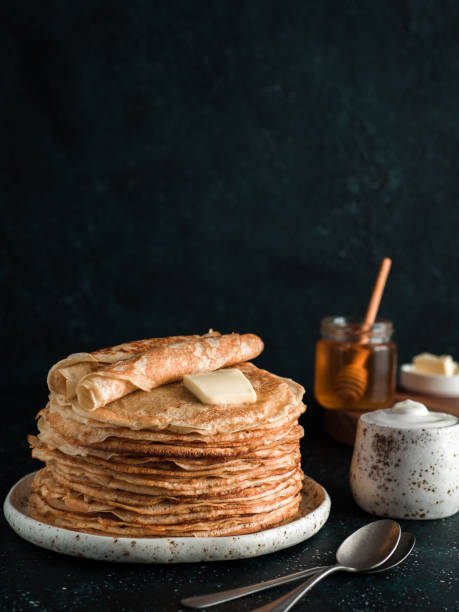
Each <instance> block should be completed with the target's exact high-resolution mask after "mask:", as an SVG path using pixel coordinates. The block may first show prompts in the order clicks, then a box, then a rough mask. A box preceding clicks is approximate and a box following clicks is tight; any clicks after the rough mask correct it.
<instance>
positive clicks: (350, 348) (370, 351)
mask: <svg viewBox="0 0 459 612" xmlns="http://www.w3.org/2000/svg"><path fill="white" fill-rule="evenodd" d="M392 334H393V326H392V323H391V322H390V321H388V320H378V321H376V322H375V323H374V324H373V325H372V326H371V327H370V328H364V324H363V322H362V321H359V320H355V319H351V318H349V317H327V318H325V319H323V321H322V325H321V335H322V337H321V338H320V339H319V340H318V341H317V343H316V356H315V375H314V395H315V397H316V399H317V401H318V402H319V403H320V404H321V405H322V406H324V407H325V408H332V409H335V410H340V409H352V410H361V411H369V410H377V409H378V408H385V407H387V406H389V405H391V404H392V402H393V397H394V393H395V376H396V370H397V347H396V344H395V342H393V341H392V340H391V337H392ZM362 357H363V358H362ZM349 366H353V367H354V368H356V367H357V366H358V368H359V369H360V370H362V369H363V370H364V371H363V372H362V371H360V379H359V378H358V377H357V378H358V379H357V380H355V381H354V385H353V384H352V383H353V381H352V379H351V380H350V381H349V380H348V384H349V385H350V388H351V390H352V389H359V392H358V393H357V394H356V395H357V396H358V397H355V395H354V396H352V393H350V394H346V393H343V385H342V384H340V381H341V379H342V378H343V372H349ZM351 371H352V370H351ZM357 373H359V370H357ZM362 381H363V382H362Z"/></svg>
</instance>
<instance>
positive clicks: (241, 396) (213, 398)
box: [183, 368, 257, 404]
mask: <svg viewBox="0 0 459 612" xmlns="http://www.w3.org/2000/svg"><path fill="white" fill-rule="evenodd" d="M183 384H184V385H185V387H186V388H187V389H188V390H189V391H191V393H193V395H196V397H197V398H198V399H199V400H201V402H202V403H203V404H243V403H249V404H251V403H253V402H256V401H257V394H256V393H255V389H254V388H253V387H252V383H251V382H250V380H248V379H247V378H246V377H245V376H244V374H243V373H242V372H241V371H240V370H236V369H234V368H228V369H225V370H216V371H215V372H205V373H204V374H188V375H186V376H184V377H183Z"/></svg>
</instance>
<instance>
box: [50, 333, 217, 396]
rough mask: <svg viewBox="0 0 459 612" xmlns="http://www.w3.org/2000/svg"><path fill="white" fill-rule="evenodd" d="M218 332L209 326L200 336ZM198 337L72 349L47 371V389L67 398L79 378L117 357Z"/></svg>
mask: <svg viewBox="0 0 459 612" xmlns="http://www.w3.org/2000/svg"><path fill="white" fill-rule="evenodd" d="M213 336H220V334H219V333H218V332H214V331H212V330H210V331H209V333H208V334H206V335H205V336H202V337H204V338H205V337H213ZM197 338H201V336H199V335H192V336H170V337H168V338H149V339H147V340H135V341H133V342H125V343H123V344H118V345H116V346H111V347H109V348H104V349H100V350H98V351H94V352H92V353H73V354H72V355H69V356H68V357H66V358H65V359H62V360H61V361H58V362H57V363H56V364H55V365H53V367H52V368H51V369H50V371H49V373H48V387H49V390H50V391H52V392H54V393H57V394H59V395H63V396H64V397H65V399H67V400H70V399H73V398H74V397H75V390H76V386H77V384H78V382H79V381H80V379H81V378H83V377H84V376H86V374H89V373H90V372H94V371H97V370H99V369H100V368H102V367H104V366H107V365H109V364H112V363H117V362H119V361H125V360H126V359H130V358H132V357H134V356H135V355H140V354H142V353H146V352H147V351H149V350H151V349H154V348H161V347H164V346H167V345H169V344H176V343H178V342H186V341H189V340H196V339H197Z"/></svg>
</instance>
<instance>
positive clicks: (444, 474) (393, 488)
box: [350, 400, 459, 519]
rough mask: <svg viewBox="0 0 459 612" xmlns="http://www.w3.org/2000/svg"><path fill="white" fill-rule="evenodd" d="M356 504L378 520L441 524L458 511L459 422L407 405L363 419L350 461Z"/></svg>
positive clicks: (449, 416)
mask: <svg viewBox="0 0 459 612" xmlns="http://www.w3.org/2000/svg"><path fill="white" fill-rule="evenodd" d="M350 480H351V489H352V493H353V495H354V499H355V501H356V502H357V504H358V505H359V506H360V507H361V508H363V509H364V510H366V511H367V512H370V513H371V514H376V515H378V516H389V517H393V518H405V519H438V518H445V517H447V516H451V515H453V514H455V513H456V512H457V511H458V510H459V420H458V419H457V418H456V417H454V416H453V415H449V414H443V413H437V412H429V411H428V410H427V408H426V407H425V406H423V405H422V404H419V403H418V402H412V401H411V400H407V401H405V402H400V403H399V404H396V405H395V406H394V407H393V408H392V409H388V410H377V411H375V412H369V413H366V414H363V415H362V416H361V417H360V419H359V422H358V426H357V435H356V440H355V446H354V454H353V456H352V464H351V472H350Z"/></svg>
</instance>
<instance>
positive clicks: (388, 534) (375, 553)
mask: <svg viewBox="0 0 459 612" xmlns="http://www.w3.org/2000/svg"><path fill="white" fill-rule="evenodd" d="M400 534H401V532H400V525H399V524H398V523H396V522H395V521H392V520H389V519H385V520H382V521H375V522H374V523H370V524H369V525H365V526H364V527H361V528H360V529H358V530H357V531H355V532H354V533H353V534H352V535H350V536H349V537H348V538H346V539H345V540H344V542H343V543H342V544H341V546H340V547H339V548H338V551H337V553H336V560H337V561H338V563H337V564H336V565H330V566H329V567H326V568H325V569H323V570H321V571H320V572H317V574H315V575H314V576H312V577H311V578H309V580H306V582H304V583H303V584H300V586H298V587H296V589H293V590H292V591H290V592H289V593H287V594H286V595H283V596H282V597H279V599H276V600H274V601H272V602H271V603H269V604H266V605H265V606H261V608H256V610H252V612H287V610H290V608H292V607H293V606H294V605H295V604H296V603H297V601H299V600H300V599H301V598H302V597H303V595H305V594H306V593H307V592H308V591H310V590H311V589H312V587H313V586H314V585H316V584H317V583H318V582H319V581H320V580H322V578H325V576H328V575H329V574H332V573H333V572H337V571H339V570H342V571H346V572H366V571H368V570H372V569H374V568H376V567H378V566H379V565H382V564H383V563H384V562H385V561H386V560H387V559H389V557H390V556H391V554H392V553H393V552H394V551H395V549H396V548H397V545H398V543H399V541H400Z"/></svg>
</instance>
